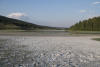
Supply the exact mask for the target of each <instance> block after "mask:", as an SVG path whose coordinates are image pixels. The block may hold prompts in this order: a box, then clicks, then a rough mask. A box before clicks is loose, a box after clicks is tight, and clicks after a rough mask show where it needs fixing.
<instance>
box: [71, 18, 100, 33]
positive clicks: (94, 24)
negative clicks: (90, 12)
mask: <svg viewBox="0 0 100 67" xmlns="http://www.w3.org/2000/svg"><path fill="white" fill-rule="evenodd" d="M70 30H76V31H100V16H99V17H94V18H90V19H88V20H83V21H80V22H78V23H76V24H75V25H73V26H71V27H70Z"/></svg>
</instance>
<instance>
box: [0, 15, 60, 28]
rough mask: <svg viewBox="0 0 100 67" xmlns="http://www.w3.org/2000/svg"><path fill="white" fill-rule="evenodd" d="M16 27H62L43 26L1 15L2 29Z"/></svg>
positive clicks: (0, 26)
mask: <svg viewBox="0 0 100 67" xmlns="http://www.w3.org/2000/svg"><path fill="white" fill-rule="evenodd" d="M5 29H16V30H37V29H60V28H56V27H49V26H42V25H37V24H33V23H29V22H25V21H22V20H18V19H12V18H8V17H5V16H0V30H5Z"/></svg>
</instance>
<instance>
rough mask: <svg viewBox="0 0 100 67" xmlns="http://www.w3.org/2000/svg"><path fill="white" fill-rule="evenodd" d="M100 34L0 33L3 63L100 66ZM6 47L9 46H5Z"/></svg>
mask: <svg viewBox="0 0 100 67" xmlns="http://www.w3.org/2000/svg"><path fill="white" fill-rule="evenodd" d="M99 37H100V36H93V35H92V36H63V37H62V36H55V37H54V36H45V37H44V36H9V35H8V36H7V35H6V36H4V35H2V36H0V39H1V40H5V41H1V42H0V43H1V45H2V46H3V47H1V48H0V65H1V66H2V67H13V66H14V67H21V66H22V67H99V66H100V42H99V41H95V40H92V38H99ZM5 47H6V48H5Z"/></svg>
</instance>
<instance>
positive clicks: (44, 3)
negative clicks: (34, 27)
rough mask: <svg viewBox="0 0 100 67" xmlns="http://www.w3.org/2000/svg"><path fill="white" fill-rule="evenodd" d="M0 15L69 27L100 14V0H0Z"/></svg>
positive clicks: (41, 23) (40, 23)
mask: <svg viewBox="0 0 100 67" xmlns="http://www.w3.org/2000/svg"><path fill="white" fill-rule="evenodd" d="M0 15H3V16H7V17H10V18H15V19H21V20H25V21H30V22H33V23H35V24H39V25H48V26H57V27H69V26H71V25H73V24H75V23H76V22H78V21H80V20H83V19H88V18H91V17H94V16H100V0H0Z"/></svg>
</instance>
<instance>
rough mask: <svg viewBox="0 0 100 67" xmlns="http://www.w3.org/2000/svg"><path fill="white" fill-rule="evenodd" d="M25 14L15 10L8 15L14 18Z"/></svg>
mask: <svg viewBox="0 0 100 67" xmlns="http://www.w3.org/2000/svg"><path fill="white" fill-rule="evenodd" d="M25 15H26V14H24V13H20V12H16V13H11V14H9V15H8V17H9V18H14V19H20V18H21V17H22V16H25Z"/></svg>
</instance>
